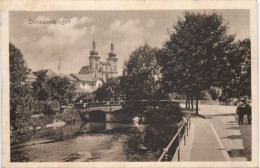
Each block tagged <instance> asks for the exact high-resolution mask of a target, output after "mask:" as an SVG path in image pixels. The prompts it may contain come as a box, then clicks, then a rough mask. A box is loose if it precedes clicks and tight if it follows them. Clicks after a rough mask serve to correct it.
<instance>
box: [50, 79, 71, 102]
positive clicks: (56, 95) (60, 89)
mask: <svg viewBox="0 0 260 168" xmlns="http://www.w3.org/2000/svg"><path fill="white" fill-rule="evenodd" d="M47 84H48V86H49V87H50V90H51V98H52V100H56V101H58V102H59V103H60V105H61V104H69V103H71V102H72V98H73V96H74V91H75V89H76V88H75V85H74V84H73V83H70V81H69V79H68V78H66V77H59V76H53V77H51V79H49V80H48V82H47Z"/></svg>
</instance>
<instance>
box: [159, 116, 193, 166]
mask: <svg viewBox="0 0 260 168" xmlns="http://www.w3.org/2000/svg"><path fill="white" fill-rule="evenodd" d="M190 125H191V121H190V113H186V121H185V120H184V121H182V122H181V124H180V125H179V127H178V130H177V133H176V134H175V135H174V136H173V138H172V140H171V141H170V143H169V144H168V146H167V147H166V148H164V149H163V153H162V154H161V156H160V158H159V159H158V162H161V161H166V162H167V161H169V156H172V159H171V161H174V160H175V158H176V156H178V161H180V159H181V158H180V148H181V143H182V141H183V140H184V145H186V136H188V135H189V129H190ZM176 140H177V141H176ZM173 144H175V145H173ZM174 146H177V148H176V149H174Z"/></svg>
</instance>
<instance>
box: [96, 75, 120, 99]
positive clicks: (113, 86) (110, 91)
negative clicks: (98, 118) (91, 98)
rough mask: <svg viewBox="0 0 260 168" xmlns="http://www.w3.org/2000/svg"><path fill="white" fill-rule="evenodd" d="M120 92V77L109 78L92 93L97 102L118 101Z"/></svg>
mask: <svg viewBox="0 0 260 168" xmlns="http://www.w3.org/2000/svg"><path fill="white" fill-rule="evenodd" d="M121 90H122V89H121V86H120V77H117V78H110V79H108V80H107V82H105V83H104V84H103V85H102V86H101V87H100V88H98V89H97V90H96V91H95V92H94V95H95V99H96V100H98V101H111V100H113V99H114V100H120V99H121V96H122V91H121Z"/></svg>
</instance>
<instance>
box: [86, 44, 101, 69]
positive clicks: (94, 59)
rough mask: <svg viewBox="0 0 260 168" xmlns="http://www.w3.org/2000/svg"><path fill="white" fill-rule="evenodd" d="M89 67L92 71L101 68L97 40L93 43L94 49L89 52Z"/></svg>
mask: <svg viewBox="0 0 260 168" xmlns="http://www.w3.org/2000/svg"><path fill="white" fill-rule="evenodd" d="M89 54H90V56H89V69H90V71H98V70H99V68H100V56H99V55H98V52H97V51H96V42H95V41H93V43H92V50H91V51H90V52H89Z"/></svg>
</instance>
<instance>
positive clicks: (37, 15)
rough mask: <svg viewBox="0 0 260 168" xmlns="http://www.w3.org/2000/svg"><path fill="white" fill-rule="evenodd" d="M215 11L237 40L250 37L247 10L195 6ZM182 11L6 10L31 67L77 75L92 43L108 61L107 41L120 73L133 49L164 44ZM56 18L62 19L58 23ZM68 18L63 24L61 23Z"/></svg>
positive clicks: (12, 39)
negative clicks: (52, 21) (36, 22)
mask: <svg viewBox="0 0 260 168" xmlns="http://www.w3.org/2000/svg"><path fill="white" fill-rule="evenodd" d="M212 11H214V12H217V13H218V14H220V15H222V17H223V21H224V24H228V26H229V30H228V33H229V34H236V40H243V39H245V38H250V12H249V10H235V9H227V10H195V11H194V12H207V13H208V12H212ZM183 13H184V10H151V11H147V10H146V11H119V10H118V11H94V10H93V11H51V12H50V11H49V12H46V11H45V12H35V11H34V12H30V11H12V12H10V13H9V40H10V42H11V43H13V44H14V45H15V46H16V47H17V48H19V49H20V50H21V52H22V53H23V56H24V59H25V61H26V64H27V66H28V68H30V69H32V70H33V71H37V70H40V69H51V70H53V71H56V72H58V65H59V59H61V72H62V73H67V74H69V73H78V72H79V71H80V69H81V67H82V66H85V65H88V64H89V52H90V50H91V49H92V41H93V40H95V41H96V49H97V51H98V52H99V55H100V57H101V61H103V62H106V59H107V57H108V52H109V51H110V44H111V41H113V43H114V47H115V52H116V54H117V57H118V66H119V74H121V73H122V70H123V64H124V62H125V61H126V60H128V58H129V56H130V54H131V52H133V51H134V50H135V49H136V48H138V47H139V46H141V45H144V44H145V43H147V44H149V45H150V46H151V47H162V45H163V44H164V42H165V41H166V40H167V39H168V37H169V34H168V30H172V27H173V25H175V24H176V23H177V20H178V18H182V17H183ZM50 20H56V24H33V23H32V22H33V21H50ZM58 21H60V22H59V23H58ZM62 21H66V24H60V23H62Z"/></svg>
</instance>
